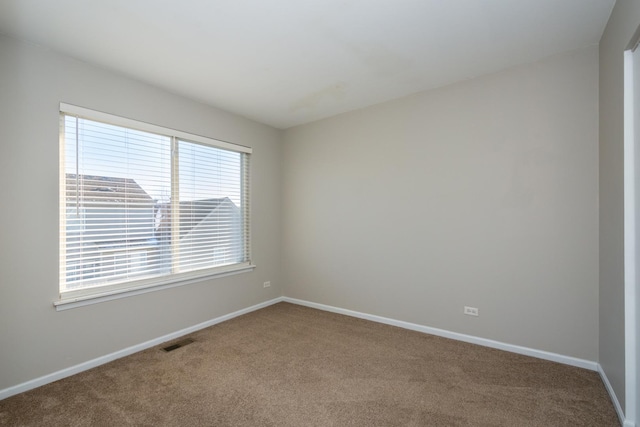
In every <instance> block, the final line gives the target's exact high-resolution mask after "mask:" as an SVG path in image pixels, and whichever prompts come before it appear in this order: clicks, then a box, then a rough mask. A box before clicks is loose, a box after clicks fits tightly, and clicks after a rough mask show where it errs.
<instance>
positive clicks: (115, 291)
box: [53, 103, 255, 311]
mask: <svg viewBox="0 0 640 427" xmlns="http://www.w3.org/2000/svg"><path fill="white" fill-rule="evenodd" d="M59 116H60V123H59V132H60V133H59V149H60V160H59V163H60V166H59V167H60V170H59V180H60V182H59V186H58V189H59V215H60V219H59V225H60V229H59V232H58V239H59V248H60V249H59V256H58V263H59V264H58V265H59V269H60V270H59V274H58V281H57V284H58V293H59V299H58V300H56V301H54V303H53V304H54V306H55V308H56V310H58V311H60V310H65V309H68V308H74V307H78V306H84V305H87V304H94V303H98V302H103V301H109V300H113V299H117V298H123V297H127V296H132V295H139V294H142V293H146V292H152V291H156V290H161V289H167V288H172V287H176V286H182V285H187V284H190V283H194V282H199V281H202V280H206V279H211V278H218V277H224V276H228V275H232V274H239V273H243V272H247V271H252V270H253V269H254V268H255V265H254V264H253V263H252V261H251V216H250V206H251V202H250V197H251V192H250V188H251V183H250V179H251V173H250V162H249V157H250V155H251V154H252V152H253V150H252V149H251V148H250V147H246V146H243V145H238V144H233V143H230V142H226V141H221V140H218V139H213V138H208V137H204V136H200V135H195V134H191V133H187V132H183V131H179V130H175V129H171V128H167V127H164V126H158V125H154V124H150V123H146V122H141V121H138V120H133V119H129V118H125V117H121V116H116V115H113V114H108V113H104V112H100V111H95V110H91V109H88V108H84V107H79V106H76V105H72V104H67V103H60V109H59ZM66 116H75V117H78V118H83V119H87V120H91V121H95V122H102V123H106V124H109V125H115V126H120V127H124V128H129V129H133V130H137V131H143V132H150V133H154V134H159V135H163V136H168V137H170V138H173V139H174V140H176V141H177V140H181V141H184V142H192V143H196V144H200V145H205V146H210V147H214V148H219V149H223V150H228V151H233V152H237V153H241V154H245V155H246V156H242V169H241V172H240V173H241V181H242V182H243V184H242V187H243V193H246V194H243V203H242V206H241V210H242V215H243V218H246V219H245V220H244V221H243V225H242V228H243V236H242V239H243V243H244V245H245V247H246V249H245V253H246V254H247V258H248V259H247V260H246V261H244V262H241V263H236V264H232V265H226V266H222V267H211V268H206V269H202V270H195V271H188V272H178V273H169V274H167V275H162V276H156V277H151V278H142V279H131V280H129V281H125V282H120V283H116V284H107V285H100V286H94V287H88V288H84V289H75V290H66V291H63V289H62V285H63V282H62V280H63V279H62V278H63V274H62V273H63V271H64V270H63V269H64V266H65V263H66V260H65V256H66V190H65V188H66V171H65V160H66V157H65V156H66V153H65V130H64V126H63V125H62V123H63V121H64V117H66ZM172 185H173V184H172Z"/></svg>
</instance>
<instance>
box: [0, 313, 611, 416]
mask: <svg viewBox="0 0 640 427" xmlns="http://www.w3.org/2000/svg"><path fill="white" fill-rule="evenodd" d="M189 337H191V338H193V339H194V342H193V343H192V344H189V345H186V346H184V347H182V348H179V349H177V350H174V351H172V352H169V353H166V352H163V351H162V350H161V349H160V348H161V347H164V346H166V345H167V344H165V345H163V346H159V347H156V348H152V349H149V350H146V351H143V352H140V353H137V354H134V355H132V356H129V357H126V358H123V359H120V360H117V361H115V362H112V363H109V364H107V365H103V366H100V367H98V368H95V369H92V370H90V371H87V372H83V373H81V374H78V375H76V376H73V377H70V378H66V379H64V380H61V381H57V382H55V383H52V384H48V385H46V386H43V387H40V388H38V389H36V390H32V391H29V392H27V393H23V394H21V395H17V396H13V397H11V398H8V399H5V400H3V401H0V424H1V425H10V426H34V425H37V426H63V425H64V426H127V425H135V426H296V427H301V426H405V425H406V426H510V427H513V426H618V425H619V423H618V419H617V417H616V413H615V411H614V408H613V405H612V404H611V401H610V400H609V398H608V396H607V393H606V390H605V388H604V386H603V384H602V382H601V380H600V378H599V376H598V374H597V373H595V372H591V371H588V370H584V369H579V368H574V367H570V366H564V365H560V364H557V363H553V362H548V361H543V360H539V359H534V358H529V357H525V356H520V355H516V354H511V353H507V352H502V351H499V350H494V349H489V348H485V347H480V346H475V345H472V344H465V343H460V342H457V341H452V340H448V339H444V338H439V337H435V336H431V335H425V334H421V333H418V332H413V331H407V330H404V329H399V328H395V327H392V326H387V325H381V324H377V323H373V322H368V321H365V320H360V319H355V318H350V317H346V316H341V315H337V314H332V313H327V312H322V311H318V310H314V309H310V308H306V307H300V306H296V305H292V304H287V303H280V304H277V305H274V306H271V307H268V308H265V309H262V310H259V311H256V312H253V313H250V314H247V315H244V316H241V317H238V318H235V319H233V320H230V321H227V322H224V323H221V324H219V325H216V326H212V327H210V328H207V329H205V330H202V331H200V332H197V333H194V334H192V335H190V336H189ZM168 344H171V343H168Z"/></svg>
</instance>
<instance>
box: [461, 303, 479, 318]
mask: <svg viewBox="0 0 640 427" xmlns="http://www.w3.org/2000/svg"><path fill="white" fill-rule="evenodd" d="M464 314H466V315H467V316H478V315H479V314H478V308H477V307H467V306H466V305H465V306H464Z"/></svg>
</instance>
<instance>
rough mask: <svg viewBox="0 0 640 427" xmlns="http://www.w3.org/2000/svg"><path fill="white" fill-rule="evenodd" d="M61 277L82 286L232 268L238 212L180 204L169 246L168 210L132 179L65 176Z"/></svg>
mask: <svg viewBox="0 0 640 427" xmlns="http://www.w3.org/2000/svg"><path fill="white" fill-rule="evenodd" d="M66 179H67V185H66V191H67V194H66V244H67V259H66V263H65V266H66V278H67V288H68V289H73V288H74V286H73V282H78V281H82V283H83V284H82V286H87V285H89V286H90V285H91V284H92V283H96V284H97V283H104V282H106V281H117V280H121V279H125V278H131V277H137V276H143V275H157V274H163V273H168V272H170V271H171V268H172V264H171V257H172V252H173V255H175V254H176V253H179V254H180V256H179V257H177V258H176V259H177V263H176V264H175V265H173V267H174V268H177V269H178V270H179V271H180V270H181V271H189V270H195V269H198V268H205V267H212V266H219V265H225V264H230V263H233V262H236V261H237V260H239V259H241V258H242V253H243V251H242V244H243V243H242V239H241V234H240V233H241V212H240V209H239V208H238V207H237V206H236V205H235V204H234V203H233V202H232V201H231V200H230V199H229V198H228V197H222V198H210V199H200V200H193V201H187V202H180V203H179V206H178V208H179V210H180V217H179V221H180V225H179V228H178V230H179V242H178V245H177V246H176V247H172V242H171V205H170V204H169V203H158V201H157V200H155V199H153V198H152V197H151V196H149V194H147V192H146V191H144V189H142V188H141V187H140V186H139V185H138V184H137V183H136V181H135V180H133V179H131V178H116V177H108V176H95V175H75V174H67V176H66Z"/></svg>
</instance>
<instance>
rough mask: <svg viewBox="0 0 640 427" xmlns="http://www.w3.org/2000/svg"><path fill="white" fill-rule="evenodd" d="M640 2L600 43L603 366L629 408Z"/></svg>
mask: <svg viewBox="0 0 640 427" xmlns="http://www.w3.org/2000/svg"><path fill="white" fill-rule="evenodd" d="M638 25H640V2H638V1H636V0H617V2H616V5H615V7H614V9H613V12H612V13H611V17H610V18H609V22H608V24H607V27H606V29H605V31H604V34H603V35H602V39H601V40H600V86H599V89H600V365H601V366H602V369H603V370H604V372H605V373H606V375H607V378H608V379H609V382H610V383H611V386H612V387H613V389H614V391H615V394H616V397H617V399H618V401H619V402H620V404H621V405H622V407H623V409H624V406H625V356H624V353H625V342H624V228H623V226H624V216H623V213H624V212H623V208H624V197H623V196H624V185H623V184H624V180H623V171H624V108H623V105H624V104H623V102H624V55H623V52H624V50H625V49H626V48H627V44H628V43H629V42H630V41H631V38H632V36H633V34H634V32H635V31H636V28H638Z"/></svg>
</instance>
